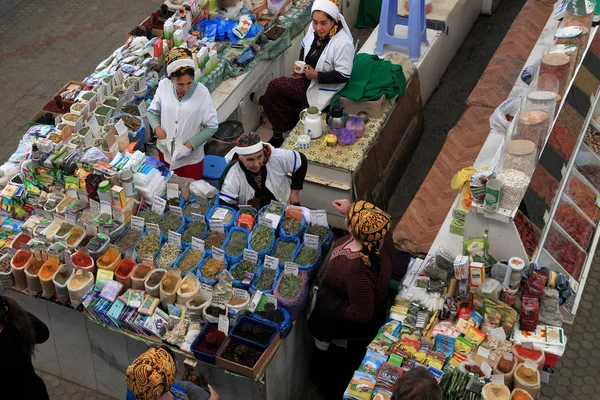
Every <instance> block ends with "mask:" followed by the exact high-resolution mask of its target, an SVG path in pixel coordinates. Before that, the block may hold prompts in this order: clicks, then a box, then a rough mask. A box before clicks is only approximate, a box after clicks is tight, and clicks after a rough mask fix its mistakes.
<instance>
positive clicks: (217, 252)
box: [212, 246, 225, 262]
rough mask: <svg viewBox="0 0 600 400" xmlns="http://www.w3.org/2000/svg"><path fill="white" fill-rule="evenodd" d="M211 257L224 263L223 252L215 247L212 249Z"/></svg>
mask: <svg viewBox="0 0 600 400" xmlns="http://www.w3.org/2000/svg"><path fill="white" fill-rule="evenodd" d="M212 257H213V258H214V259H216V260H219V261H221V262H225V252H224V251H223V250H221V249H219V248H216V247H215V246H213V248H212Z"/></svg>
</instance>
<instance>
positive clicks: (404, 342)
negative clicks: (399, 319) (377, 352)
mask: <svg viewBox="0 0 600 400" xmlns="http://www.w3.org/2000/svg"><path fill="white" fill-rule="evenodd" d="M394 347H395V349H398V350H399V352H400V354H401V355H403V356H404V357H406V358H410V357H412V356H413V355H414V354H415V353H416V352H417V351H418V350H419V348H420V347H421V343H419V342H417V341H415V340H413V339H411V338H409V337H404V338H402V339H401V340H400V341H399V342H397V343H396V346H394Z"/></svg>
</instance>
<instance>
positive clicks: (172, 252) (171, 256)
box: [156, 243, 181, 268]
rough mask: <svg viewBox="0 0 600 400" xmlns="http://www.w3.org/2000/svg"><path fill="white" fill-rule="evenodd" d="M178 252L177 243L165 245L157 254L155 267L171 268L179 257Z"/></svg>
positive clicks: (179, 250)
mask: <svg viewBox="0 0 600 400" xmlns="http://www.w3.org/2000/svg"><path fill="white" fill-rule="evenodd" d="M180 252H181V249H180V248H179V245H177V243H167V244H165V245H164V246H163V247H162V249H161V250H160V253H159V254H158V258H157V259H156V266H157V267H159V268H171V267H172V266H173V263H174V262H175V260H177V257H179V253H180Z"/></svg>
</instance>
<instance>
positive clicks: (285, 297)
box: [273, 271, 308, 320]
mask: <svg viewBox="0 0 600 400" xmlns="http://www.w3.org/2000/svg"><path fill="white" fill-rule="evenodd" d="M307 282H308V274H307V273H306V272H304V271H298V276H294V275H293V274H288V275H286V274H281V277H280V278H279V282H277V287H276V288H275V290H274V291H273V295H274V296H275V297H277V304H279V305H281V306H282V307H283V308H285V309H286V310H288V312H289V313H290V317H291V318H292V320H295V319H296V318H298V317H299V316H300V314H302V311H303V310H304V307H305V306H306V301H307V300H308V285H307Z"/></svg>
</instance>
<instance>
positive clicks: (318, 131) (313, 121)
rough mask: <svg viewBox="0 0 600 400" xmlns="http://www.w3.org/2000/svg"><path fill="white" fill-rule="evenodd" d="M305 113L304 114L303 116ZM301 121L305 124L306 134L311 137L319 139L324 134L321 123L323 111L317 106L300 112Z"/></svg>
mask: <svg viewBox="0 0 600 400" xmlns="http://www.w3.org/2000/svg"><path fill="white" fill-rule="evenodd" d="M302 114H304V116H302ZM300 121H302V123H303V124H304V134H306V135H308V136H310V138H311V139H317V138H319V137H321V135H323V126H322V125H321V111H319V109H318V108H317V107H314V106H312V107H309V108H307V109H304V110H302V112H301V113H300Z"/></svg>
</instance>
